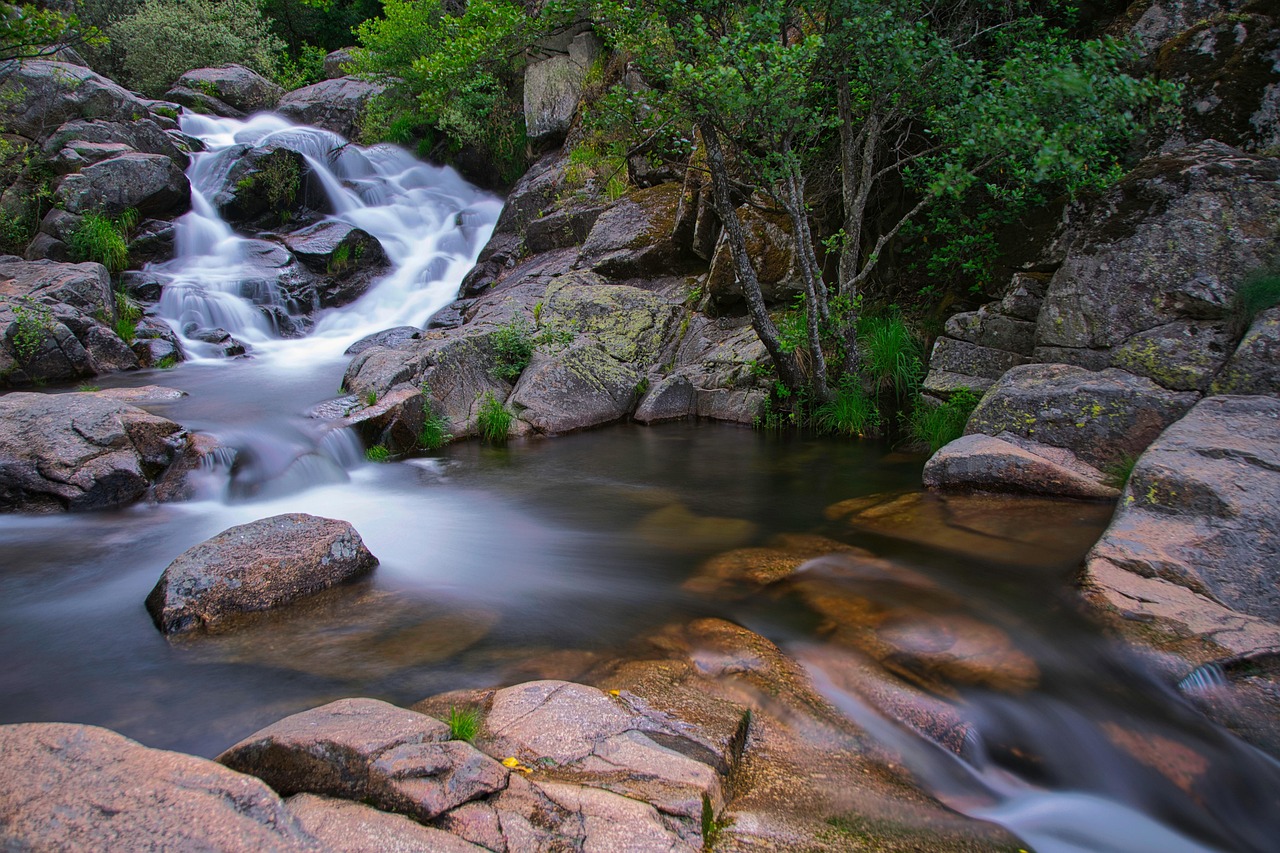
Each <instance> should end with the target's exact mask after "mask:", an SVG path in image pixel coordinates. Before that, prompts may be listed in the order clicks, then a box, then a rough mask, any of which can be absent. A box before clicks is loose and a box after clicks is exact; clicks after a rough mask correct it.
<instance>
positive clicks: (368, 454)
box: [364, 444, 391, 462]
mask: <svg viewBox="0 0 1280 853" xmlns="http://www.w3.org/2000/svg"><path fill="white" fill-rule="evenodd" d="M364 458H365V459H368V460H369V461H370V462H386V461H387V460H388V459H390V458H391V451H390V450H388V449H387V448H386V446H385V445H382V444H375V445H374V446H373V447H370V448H369V449H368V450H366V451H365V452H364Z"/></svg>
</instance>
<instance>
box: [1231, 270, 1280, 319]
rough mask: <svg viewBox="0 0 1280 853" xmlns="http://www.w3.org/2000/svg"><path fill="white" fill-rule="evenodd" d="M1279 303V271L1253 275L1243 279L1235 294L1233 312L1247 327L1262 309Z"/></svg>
mask: <svg viewBox="0 0 1280 853" xmlns="http://www.w3.org/2000/svg"><path fill="white" fill-rule="evenodd" d="M1277 304H1280V273H1263V274H1260V275H1254V276H1252V277H1250V278H1248V279H1246V280H1245V281H1244V283H1243V284H1241V285H1240V288H1239V289H1238V290H1237V291H1236V295H1235V305H1234V307H1235V313H1236V315H1237V317H1239V319H1240V321H1241V325H1242V326H1243V327H1244V328H1246V329H1247V328H1248V327H1249V325H1250V324H1251V323H1253V321H1254V318H1256V317H1257V316H1258V315H1259V314H1261V313H1262V312H1263V311H1266V310H1267V309H1268V308H1271V307H1273V306H1275V305H1277Z"/></svg>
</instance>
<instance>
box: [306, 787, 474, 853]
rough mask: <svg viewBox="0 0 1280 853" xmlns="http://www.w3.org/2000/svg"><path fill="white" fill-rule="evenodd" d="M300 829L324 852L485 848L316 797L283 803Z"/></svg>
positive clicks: (462, 852) (446, 852)
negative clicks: (317, 843) (318, 844)
mask: <svg viewBox="0 0 1280 853" xmlns="http://www.w3.org/2000/svg"><path fill="white" fill-rule="evenodd" d="M285 808H286V809H287V810H288V812H289V814H290V815H291V816H292V817H293V818H294V820H296V821H297V822H298V825H299V826H300V827H301V828H302V830H303V831H304V832H306V833H308V834H309V835H311V836H312V837H313V838H315V839H316V840H317V841H319V842H320V844H321V845H322V846H323V847H324V848H325V849H327V850H342V851H344V853H420V851H424V850H430V851H438V853H482V851H484V849H485V848H483V847H477V846H476V845H474V844H469V843H468V842H466V841H463V840H462V839H461V838H459V837H458V836H456V835H450V834H449V833H447V832H444V831H443V830H439V829H433V828H431V827H429V826H423V825H422V824H420V823H418V822H417V821H415V820H411V819H409V818H407V817H403V816H402V815H397V814H389V813H387V812H384V811H379V810H378V809H375V808H371V807H370V806H366V805H362V804H360V803H353V802H351V801H350V800H338V799H334V798H332V797H321V796H317V795H315V794H298V795H297V796H295V797H290V798H289V800H288V802H287V803H285Z"/></svg>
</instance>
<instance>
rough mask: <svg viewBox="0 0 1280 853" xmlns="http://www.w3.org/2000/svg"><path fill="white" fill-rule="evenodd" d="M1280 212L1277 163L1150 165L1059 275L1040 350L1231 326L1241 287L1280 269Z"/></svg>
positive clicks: (1240, 155) (1125, 186) (1194, 153)
mask: <svg viewBox="0 0 1280 853" xmlns="http://www.w3.org/2000/svg"><path fill="white" fill-rule="evenodd" d="M1277 205H1280V160H1278V159H1275V158H1268V157H1260V156H1255V155H1250V154H1245V153H1244V152H1241V151H1238V150H1236V149H1233V148H1229V147H1228V146H1226V145H1222V144H1221V143H1217V142H1212V141H1210V142H1205V143H1202V144H1199V145H1195V146H1192V147H1189V148H1185V149H1182V150H1181V151H1179V152H1177V153H1176V154H1169V155H1163V156H1155V157H1150V158H1148V159H1146V160H1144V161H1143V162H1142V163H1140V164H1139V165H1138V167H1137V168H1136V169H1135V170H1134V171H1133V172H1131V173H1130V174H1129V175H1128V176H1127V177H1126V178H1125V179H1124V180H1123V181H1121V182H1120V183H1119V184H1118V185H1117V186H1116V187H1115V188H1114V189H1113V190H1111V191H1110V192H1109V193H1108V194H1107V196H1106V197H1105V198H1104V199H1103V201H1102V202H1101V203H1100V204H1098V205H1096V206H1095V207H1094V211H1093V213H1092V215H1091V216H1090V218H1089V219H1088V221H1087V222H1086V223H1085V225H1084V227H1083V228H1082V231H1081V233H1080V235H1079V236H1078V237H1077V239H1076V241H1075V243H1074V245H1073V247H1072V248H1071V250H1070V251H1069V253H1068V255H1067V258H1066V261H1065V262H1064V263H1063V265H1062V267H1061V268H1060V269H1059V270H1058V271H1057V272H1056V273H1055V274H1054V276H1053V278H1052V280H1051V281H1050V283H1049V287H1048V291H1047V293H1046V295H1045V299H1044V304H1043V306H1042V308H1041V311H1040V317H1039V322H1038V324H1037V328H1036V344H1037V346H1041V347H1065V348H1075V349H1086V350H1087V349H1095V350H1096V349H1100V348H1111V347H1119V346H1122V345H1123V344H1124V343H1125V342H1126V341H1128V340H1129V339H1130V338H1132V337H1133V336H1134V335H1136V334H1138V333H1139V332H1146V331H1149V330H1152V329H1155V328H1157V327H1160V326H1165V325H1167V324H1170V323H1175V322H1178V321H1196V322H1201V321H1204V322H1208V323H1211V324H1212V323H1216V322H1221V321H1222V320H1223V319H1224V318H1225V316H1226V313H1227V311H1228V309H1229V307H1230V305H1231V303H1232V299H1233V296H1234V293H1235V289H1236V287H1238V286H1239V284H1240V283H1241V282H1243V281H1244V280H1245V279H1246V278H1247V277H1248V276H1249V275H1250V274H1252V273H1253V272H1254V271H1256V270H1257V269H1259V268H1264V267H1267V266H1268V265H1270V264H1272V263H1274V262H1276V261H1277V260H1280V249H1277V246H1280V239H1278V238H1280V222H1277V220H1276V219H1275V216H1274V211H1275V210H1276V207H1277ZM1224 222H1229V223H1231V227H1229V228H1224V227H1223V223H1224ZM1213 340H1214V338H1213V336H1212V335H1207V336H1204V337H1203V339H1202V343H1203V344H1204V346H1205V347H1206V348H1207V347H1208V345H1209V343H1210V342H1211V341H1213ZM1188 343H1191V342H1190V341H1188ZM1206 360H1210V359H1209V357H1208V356H1206Z"/></svg>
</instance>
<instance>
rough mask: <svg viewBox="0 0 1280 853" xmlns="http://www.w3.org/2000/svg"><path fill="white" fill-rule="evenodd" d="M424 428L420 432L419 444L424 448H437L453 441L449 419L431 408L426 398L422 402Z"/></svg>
mask: <svg viewBox="0 0 1280 853" xmlns="http://www.w3.org/2000/svg"><path fill="white" fill-rule="evenodd" d="M422 414H423V420H422V429H421V431H419V433H418V446H419V447H421V448H422V449H423V450H436V449H438V448H441V447H444V446H445V445H446V444H448V443H449V442H451V441H453V435H451V434H450V433H449V421H448V420H447V419H446V418H445V417H444V416H443V415H437V414H436V413H435V412H433V411H432V410H431V405H430V404H429V403H427V402H426V401H425V400H424V401H423V404H422Z"/></svg>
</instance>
